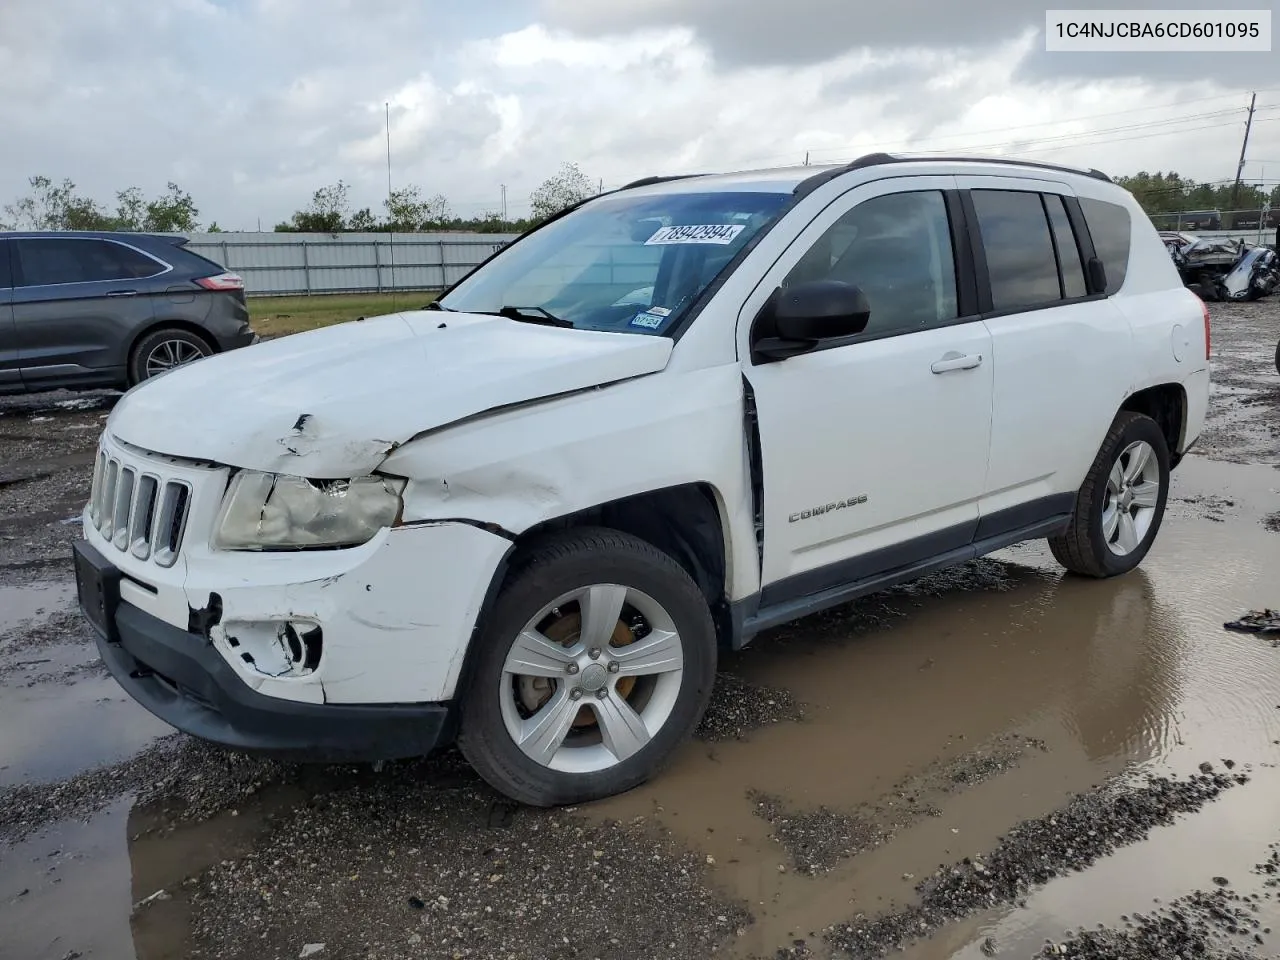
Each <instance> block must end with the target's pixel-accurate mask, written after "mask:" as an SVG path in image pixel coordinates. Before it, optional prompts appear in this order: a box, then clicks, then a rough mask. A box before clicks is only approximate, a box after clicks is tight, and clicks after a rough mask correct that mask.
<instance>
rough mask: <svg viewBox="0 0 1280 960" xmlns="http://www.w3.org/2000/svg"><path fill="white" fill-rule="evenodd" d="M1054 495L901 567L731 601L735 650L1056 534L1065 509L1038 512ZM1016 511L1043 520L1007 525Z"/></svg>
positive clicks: (1069, 500)
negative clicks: (788, 595)
mask: <svg viewBox="0 0 1280 960" xmlns="http://www.w3.org/2000/svg"><path fill="white" fill-rule="evenodd" d="M1063 496H1065V497H1066V501H1067V506H1068V507H1070V506H1071V505H1072V504H1073V503H1074V499H1075V498H1074V497H1073V496H1071V495H1070V494H1066V495H1063ZM1058 500H1059V498H1058V497H1046V498H1045V499H1044V500H1041V501H1036V502H1035V503H1032V504H1026V505H1023V506H1019V507H1014V508H1011V509H1009V510H1002V511H1000V512H999V513H995V514H992V515H991V516H989V517H988V518H986V519H987V521H988V528H989V529H990V528H997V529H998V528H999V527H1001V526H1004V527H1005V529H1004V530H1003V531H1002V532H999V533H995V534H990V535H988V536H985V537H979V538H978V539H976V540H974V541H973V542H972V543H968V544H965V545H964V546H960V547H955V548H952V549H949V550H947V551H945V552H942V553H938V554H936V555H934V556H931V557H928V558H927V559H922V560H918V561H916V562H914V563H910V564H908V565H905V566H900V567H897V568H894V569H890V570H884V571H882V572H879V573H875V574H873V575H870V576H865V577H863V578H860V579H858V580H853V581H849V582H845V583H842V584H840V585H837V586H832V587H829V588H828V589H825V590H822V591H819V592H817V593H812V594H809V595H807V596H802V597H795V598H792V599H787V600H783V601H780V602H775V603H771V604H767V605H765V604H762V603H761V598H762V596H763V595H762V594H758V595H756V596H754V597H746V598H744V599H742V600H739V601H738V602H737V603H735V604H734V605H733V606H734V610H733V622H734V625H735V627H738V629H737V631H736V632H737V634H738V635H737V636H736V637H735V643H734V647H735V648H737V649H740V648H741V647H744V646H746V644H747V642H748V641H750V639H751V638H752V637H753V636H755V634H757V633H759V632H761V631H762V630H768V629H769V628H770V627H776V626H779V625H780V624H783V623H789V622H790V621H792V620H797V619H799V618H800V617H803V616H807V615H809V614H811V613H817V612H819V611H821V610H826V609H828V608H830V607H835V606H839V605H840V604H842V603H848V602H849V601H851V600H857V599H858V598H859V597H864V596H866V595H867V594H869V593H875V592H876V591H877V590H884V589H886V588H888V587H892V586H895V585H897V584H899V583H905V582H907V581H908V580H914V579H916V578H917V577H922V576H925V575H926V574H930V573H934V572H936V571H938V570H943V569H945V568H947V567H950V566H953V565H955V564H957V563H963V562H964V561H965V560H972V559H974V558H976V557H981V556H985V555H986V554H988V553H992V552H994V551H996V550H1002V549H1004V548H1005V547H1010V546H1013V545H1014V544H1015V543H1021V542H1022V541H1024V540H1035V539H1038V538H1040V537H1049V536H1053V535H1054V534H1057V533H1061V532H1062V530H1063V529H1065V528H1066V526H1067V524H1068V523H1069V522H1070V521H1071V513H1070V511H1069V510H1068V511H1067V512H1062V513H1056V514H1054V515H1052V516H1049V517H1044V512H1043V510H1044V506H1045V504H1046V503H1051V502H1055V501H1058ZM1036 508H1039V509H1036ZM1022 512H1026V513H1032V512H1034V513H1036V514H1037V515H1039V516H1040V517H1043V519H1040V520H1036V521H1035V522H1032V523H1028V524H1026V525H1025V526H1019V527H1009V526H1007V524H1008V522H1009V520H1010V519H1012V518H1013V517H1014V516H1015V515H1016V514H1017V513H1022ZM978 526H979V527H981V522H979V524H978ZM739 625H740V626H739Z"/></svg>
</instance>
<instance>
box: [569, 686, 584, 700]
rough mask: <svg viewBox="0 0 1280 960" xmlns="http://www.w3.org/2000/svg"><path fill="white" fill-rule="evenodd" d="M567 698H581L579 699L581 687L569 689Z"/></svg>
mask: <svg viewBox="0 0 1280 960" xmlns="http://www.w3.org/2000/svg"><path fill="white" fill-rule="evenodd" d="M569 699H570V700H581V699H582V688H581V687H574V688H573V689H572V690H570V691H569Z"/></svg>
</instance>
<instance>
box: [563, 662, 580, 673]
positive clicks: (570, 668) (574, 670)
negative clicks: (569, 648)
mask: <svg viewBox="0 0 1280 960" xmlns="http://www.w3.org/2000/svg"><path fill="white" fill-rule="evenodd" d="M565 670H566V672H568V673H569V674H575V673H577V672H578V665H577V664H576V663H571V664H569V665H568V666H567V667H565Z"/></svg>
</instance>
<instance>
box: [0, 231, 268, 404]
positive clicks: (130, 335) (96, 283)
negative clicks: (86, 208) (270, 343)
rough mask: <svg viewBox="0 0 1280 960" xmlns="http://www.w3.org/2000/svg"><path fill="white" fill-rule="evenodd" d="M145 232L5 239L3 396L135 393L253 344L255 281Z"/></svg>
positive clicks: (0, 346)
mask: <svg viewBox="0 0 1280 960" xmlns="http://www.w3.org/2000/svg"><path fill="white" fill-rule="evenodd" d="M186 242H187V241H186V238H185V237H173V236H163V235H153V234H142V233H110V232H102V233H0V394H4V393H22V392H24V391H27V392H32V391H38V390H54V389H60V388H62V389H66V388H70V389H77V388H96V387H108V388H120V389H124V388H127V387H131V386H134V385H135V384H138V383H141V382H142V381H143V380H146V379H148V378H149V377H154V376H156V375H157V374H159V373H164V372H166V371H168V370H171V369H173V368H174V367H178V366H182V365H183V364H187V363H190V362H192V361H194V360H199V359H201V358H202V357H207V356H210V355H211V354H214V353H221V352H223V351H225V350H231V349H234V348H236V347H243V346H247V345H248V344H250V343H252V342H253V340H254V334H253V331H252V330H251V329H250V327H249V310H248V308H247V307H246V305H245V299H244V282H243V281H242V280H241V279H240V278H239V277H238V276H236V275H235V274H234V273H228V272H227V271H226V270H225V269H223V267H221V266H220V265H219V264H217V263H214V262H213V261H212V260H207V259H205V258H204V257H201V256H199V255H197V254H195V253H192V252H191V251H190V250H187V249H185V247H184V244H186Z"/></svg>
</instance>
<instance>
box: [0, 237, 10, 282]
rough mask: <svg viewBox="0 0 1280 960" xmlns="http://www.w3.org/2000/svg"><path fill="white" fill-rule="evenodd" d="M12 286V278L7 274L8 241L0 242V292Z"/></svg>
mask: <svg viewBox="0 0 1280 960" xmlns="http://www.w3.org/2000/svg"><path fill="white" fill-rule="evenodd" d="M12 286H13V277H12V276H11V275H10V274H9V241H8V240H0V290H3V289H5V288H6V287H12Z"/></svg>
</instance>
